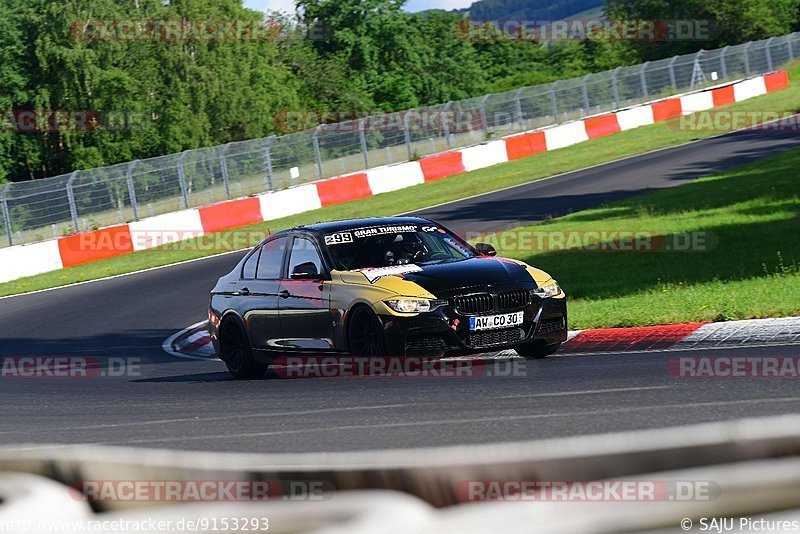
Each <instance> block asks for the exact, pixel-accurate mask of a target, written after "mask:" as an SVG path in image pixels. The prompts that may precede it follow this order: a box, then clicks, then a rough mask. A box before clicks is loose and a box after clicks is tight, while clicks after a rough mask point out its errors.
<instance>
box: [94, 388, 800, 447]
mask: <svg viewBox="0 0 800 534" xmlns="http://www.w3.org/2000/svg"><path fill="white" fill-rule="evenodd" d="M790 402H800V397H780V398H774V399H744V400H735V401H718V402H698V403H689V404H665V405H657V406H636V407H629V408H616V409H606V410H592V411H585V410H582V411H578V412H561V413H548V414H532V415H515V416H495V417H479V418H474V419H439V420H433V421H414V422H407V423H383V424H372V425H343V426H331V427H323V428H320V427H315V428H307V429H296V430H279V431H273V432H250V433H238V434H237V433H227V434H209V435H196V436H178V437H170V438H145V439H132V440H125V441H102V442H93V443H85V445H120V444H126V445H128V444H132V443H137V444H145V443H171V442H184V441H197V440H203V441H207V440H214V439H225V440H230V439H231V438H257V437H268V436H285V435H293V434H310V433H315V432H323V433H324V432H339V431H353V430H368V431H371V432H375V430H377V429H389V428H408V427H422V426H431V425H436V426H440V425H465V424H474V423H493V422H503V421H531V420H536V419H552V418H556V417H590V416H595V415H607V414H625V413H634V412H643V411H648V410H665V409H666V410H669V409H691V408H708V407H725V406H742V405H753V404H774V403H790Z"/></svg>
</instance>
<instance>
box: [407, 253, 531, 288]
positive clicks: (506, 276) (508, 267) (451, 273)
mask: <svg viewBox="0 0 800 534" xmlns="http://www.w3.org/2000/svg"><path fill="white" fill-rule="evenodd" d="M419 267H420V270H418V271H415V272H408V273H403V274H402V275H401V276H402V278H403V279H404V280H407V281H409V282H413V283H415V284H417V285H418V286H420V287H422V288H423V289H425V290H426V291H428V292H430V293H432V294H434V295H436V296H437V297H438V298H449V297H451V296H453V295H456V294H460V293H464V292H465V291H469V292H476V293H477V292H497V291H506V290H510V289H520V288H525V289H533V288H535V287H537V286H536V282H535V281H534V280H533V277H532V276H531V274H530V273H529V271H528V269H527V268H526V266H525V265H523V264H520V263H517V262H514V261H511V260H506V259H503V258H492V257H478V258H469V259H466V260H461V261H455V262H448V263H438V264H429V265H420V266H419Z"/></svg>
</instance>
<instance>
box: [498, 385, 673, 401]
mask: <svg viewBox="0 0 800 534" xmlns="http://www.w3.org/2000/svg"><path fill="white" fill-rule="evenodd" d="M656 389H674V387H673V386H647V387H640V388H616V389H590V390H586V391H559V392H556V393H535V394H533V395H508V396H505V397H493V398H495V399H538V398H544V397H572V396H578V395H601V394H603V393H632V392H634V391H653V390H656Z"/></svg>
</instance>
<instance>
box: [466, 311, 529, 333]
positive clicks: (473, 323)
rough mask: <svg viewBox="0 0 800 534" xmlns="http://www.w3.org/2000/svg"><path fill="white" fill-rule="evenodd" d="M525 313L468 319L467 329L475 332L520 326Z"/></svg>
mask: <svg viewBox="0 0 800 534" xmlns="http://www.w3.org/2000/svg"><path fill="white" fill-rule="evenodd" d="M524 318H525V312H517V313H506V314H503V315H489V316H487V317H470V318H469V329H470V330H472V331H473V332H474V331H476V330H497V329H500V328H511V327H514V326H519V325H521V324H522V320H523V319H524Z"/></svg>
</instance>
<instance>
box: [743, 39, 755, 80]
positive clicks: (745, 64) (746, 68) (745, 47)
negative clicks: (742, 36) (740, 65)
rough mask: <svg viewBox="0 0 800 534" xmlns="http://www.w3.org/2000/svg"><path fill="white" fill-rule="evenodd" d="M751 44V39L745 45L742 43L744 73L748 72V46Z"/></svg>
mask: <svg viewBox="0 0 800 534" xmlns="http://www.w3.org/2000/svg"><path fill="white" fill-rule="evenodd" d="M752 44H753V41H748V42H747V44H746V45H744V73H745V74H750V46H751V45H752Z"/></svg>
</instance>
